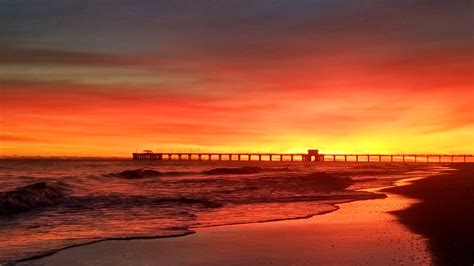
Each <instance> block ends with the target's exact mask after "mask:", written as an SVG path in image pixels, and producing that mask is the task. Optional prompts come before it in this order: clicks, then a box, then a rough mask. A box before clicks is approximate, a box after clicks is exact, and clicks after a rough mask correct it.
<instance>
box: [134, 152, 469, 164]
mask: <svg viewBox="0 0 474 266" xmlns="http://www.w3.org/2000/svg"><path fill="white" fill-rule="evenodd" d="M132 158H133V160H168V161H169V160H179V161H270V162H273V161H278V162H283V161H284V162H405V163H408V162H417V163H418V162H419V163H421V162H425V163H431V162H439V163H440V162H453V163H454V162H474V159H473V155H472V154H352V153H348V154H343V153H342V154H327V153H324V154H322V153H319V151H318V150H308V152H307V153H250V152H246V153H225V152H224V153H212V152H157V153H155V152H153V151H151V150H145V151H143V152H141V153H133V154H132Z"/></svg>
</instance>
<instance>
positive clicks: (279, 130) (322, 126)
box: [0, 1, 474, 156]
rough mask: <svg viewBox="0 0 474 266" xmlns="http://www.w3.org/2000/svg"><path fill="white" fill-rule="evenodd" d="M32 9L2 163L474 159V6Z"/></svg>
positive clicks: (4, 89) (6, 76)
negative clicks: (310, 153) (145, 158)
mask: <svg viewBox="0 0 474 266" xmlns="http://www.w3.org/2000/svg"><path fill="white" fill-rule="evenodd" d="M26 2H28V1H26ZM26 2H24V1H18V2H17V1H11V2H10V3H8V4H4V7H3V8H2V9H0V24H1V25H2V26H1V32H0V89H1V91H0V93H1V95H0V97H1V100H0V108H1V109H0V127H1V131H0V155H4V156H13V155H19V156H36V155H41V156H63V155H64V156H129V154H130V152H133V151H136V150H139V151H141V150H143V149H146V148H149V149H153V150H157V149H160V150H165V151H166V150H168V151H169V150H177V149H179V150H181V151H198V150H200V151H210V152H211V151H249V152H257V151H275V152H305V151H306V149H307V148H311V147H315V148H319V149H320V150H322V151H324V152H328V153H331V152H362V153H369V152H370V153H398V152H407V153H430V152H436V153H474V142H473V132H474V116H473V107H472V106H474V90H473V86H472V85H473V78H472V77H473V75H472V74H473V73H472V70H473V69H474V68H473V67H474V63H473V62H474V61H473V59H474V56H473V50H472V26H471V25H472V9H471V8H470V7H469V1H453V2H451V1H433V2H430V3H428V2H426V4H424V3H425V2H422V1H419V2H416V1H415V2H416V3H415V2H414V3H411V1H407V2H406V3H408V2H410V3H411V4H410V5H408V4H403V3H400V2H399V1H364V3H365V4H364V5H362V4H358V5H356V4H355V2H358V1H355V2H352V1H327V2H325V3H323V2H319V1H299V3H300V4H298V5H291V3H292V1H274V2H273V1H272V2H271V4H269V3H267V2H266V1H265V4H264V2H260V1H255V2H250V1H189V2H188V1H187V2H186V5H183V4H180V3H179V2H180V1H164V2H163V3H160V2H156V3H155V2H147V3H148V4H146V5H140V6H136V5H133V3H134V1H117V3H115V4H113V5H108V4H105V1H104V2H102V1H100V2H99V1H97V2H95V1H90V2H89V1H77V2H76V3H75V4H74V5H69V6H68V7H65V6H64V5H61V1H46V2H51V3H50V4H49V5H48V7H46V5H43V4H39V3H37V2H35V1H31V2H30V3H29V4H28V3H26ZM197 2H200V3H197ZM203 3H205V4H203ZM404 3H405V2H404ZM361 14H363V16H362V17H361V16H360V15H361ZM400 17H403V20H401V19H400Z"/></svg>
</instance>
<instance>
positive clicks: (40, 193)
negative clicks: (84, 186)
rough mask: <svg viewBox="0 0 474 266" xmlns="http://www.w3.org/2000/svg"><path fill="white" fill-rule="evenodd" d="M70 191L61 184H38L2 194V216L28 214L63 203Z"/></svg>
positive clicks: (0, 205)
mask: <svg viewBox="0 0 474 266" xmlns="http://www.w3.org/2000/svg"><path fill="white" fill-rule="evenodd" d="M68 194H69V191H68V190H67V189H66V188H65V187H64V186H62V185H60V184H59V183H48V182H37V183H34V184H31V185H26V186H23V187H19V188H16V189H14V190H11V191H6V192H0V215H8V214H15V213H21V212H26V211H30V210H34V209H37V208H41V207H47V206H52V205H56V204H58V203H60V202H61V201H63V200H64V199H65V198H66V197H67V196H68Z"/></svg>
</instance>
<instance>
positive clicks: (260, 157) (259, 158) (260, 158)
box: [258, 154, 262, 162]
mask: <svg viewBox="0 0 474 266" xmlns="http://www.w3.org/2000/svg"><path fill="white" fill-rule="evenodd" d="M258 160H259V161H260V162H261V161H262V155H261V154H259V155H258Z"/></svg>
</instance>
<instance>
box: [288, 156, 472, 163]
mask: <svg viewBox="0 0 474 266" xmlns="http://www.w3.org/2000/svg"><path fill="white" fill-rule="evenodd" d="M293 157H294V155H293V154H292V155H291V161H292V162H293V161H294V160H293ZM464 160H466V157H464Z"/></svg>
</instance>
